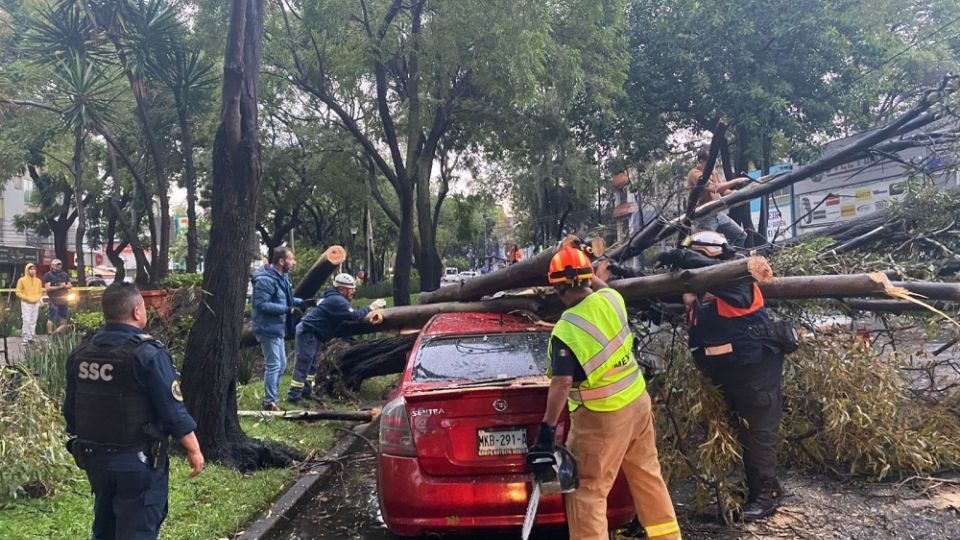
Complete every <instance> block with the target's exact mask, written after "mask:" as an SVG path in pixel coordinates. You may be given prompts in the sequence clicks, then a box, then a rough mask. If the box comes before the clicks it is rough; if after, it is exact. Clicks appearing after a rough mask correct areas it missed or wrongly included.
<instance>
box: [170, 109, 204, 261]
mask: <svg viewBox="0 0 960 540" xmlns="http://www.w3.org/2000/svg"><path fill="white" fill-rule="evenodd" d="M174 95H175V97H176V101H177V119H178V120H179V122H180V144H181V145H182V150H183V183H184V185H185V187H186V188H187V272H188V273H191V274H194V273H196V272H197V265H198V263H199V259H200V257H199V255H200V253H199V252H200V239H199V238H198V233H197V173H196V171H195V170H194V166H193V130H191V129H190V119H189V117H188V115H187V104H186V103H185V102H184V100H183V98H182V97H181V96H180V95H179V94H178V93H176V92H174Z"/></svg>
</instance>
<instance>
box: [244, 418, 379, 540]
mask: <svg viewBox="0 0 960 540" xmlns="http://www.w3.org/2000/svg"><path fill="white" fill-rule="evenodd" d="M379 425H380V417H379V415H378V416H375V417H374V418H373V420H372V421H370V422H369V423H367V424H360V425H358V426H356V427H354V428H353V430H352V431H353V433H355V434H357V435H361V436H363V437H366V438H370V435H371V434H376V431H377V429H378V427H379ZM364 444H365V443H364V441H363V440H362V439H360V438H358V437H354V436H353V435H348V434H344V436H343V437H341V438H340V439H339V440H338V441H337V442H336V443H335V444H334V445H333V447H332V448H330V450H328V451H327V453H326V454H324V456H323V459H324V460H327V461H333V460H336V459H338V458H340V457H342V456H345V455H347V454H349V453H351V452H354V451H356V450H357V448H360V447H362V446H363V445H364ZM332 472H333V465H331V464H330V463H325V464H323V465H320V466H319V467H317V468H316V469H314V470H312V471H310V472H308V473H306V474H305V475H303V476H302V477H301V478H300V479H299V480H297V481H296V482H295V483H294V484H293V485H292V486H290V487H289V488H287V490H286V491H284V492H283V493H282V494H281V495H280V497H279V498H278V499H277V500H276V501H274V503H273V504H272V505H271V506H270V507H269V508H267V509H266V510H264V511H262V512H261V513H260V514H259V515H258V516H257V518H256V519H255V520H254V521H253V523H251V524H250V526H249V527H247V528H246V530H244V531H243V532H242V533H240V534H238V535H236V536H234V537H233V538H234V540H264V539H266V538H267V537H269V536H270V535H271V534H273V533H274V532H276V531H277V530H278V529H279V528H280V527H281V526H282V525H284V524H285V523H286V522H287V515H289V514H290V513H291V512H293V511H294V510H298V509H300V508H301V507H302V506H303V505H304V504H306V503H307V501H309V500H310V499H311V498H312V497H313V496H314V495H316V494H317V493H318V492H319V491H320V490H321V489H323V487H324V485H325V484H326V482H327V481H328V480H329V479H330V475H331V474H332Z"/></svg>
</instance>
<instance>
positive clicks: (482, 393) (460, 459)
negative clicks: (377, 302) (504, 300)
mask: <svg viewBox="0 0 960 540" xmlns="http://www.w3.org/2000/svg"><path fill="white" fill-rule="evenodd" d="M549 337H550V330H549V328H545V327H543V326H539V325H534V324H531V323H529V322H527V321H526V320H525V319H522V318H519V317H515V316H511V315H498V314H490V313H450V314H442V315H437V316H436V317H434V318H433V319H431V320H430V322H428V323H427V324H426V326H424V327H423V330H422V331H421V333H420V337H419V338H418V339H417V341H416V343H415V344H414V346H413V350H412V352H411V353H410V356H409V358H408V360H407V367H406V370H405V371H404V373H403V376H402V378H401V380H400V383H399V384H398V386H397V390H396V393H395V395H394V396H393V399H392V400H391V401H390V402H389V403H387V405H386V406H385V407H384V408H383V412H382V413H381V417H380V455H379V459H378V463H377V465H378V467H377V493H378V497H379V502H380V509H381V512H382V514H383V519H384V521H385V522H386V525H387V528H388V529H389V530H390V532H392V533H394V534H397V535H401V536H417V535H420V534H424V533H451V532H463V533H478V532H481V533H482V532H487V531H493V530H504V529H516V528H519V527H520V525H521V524H522V523H523V517H524V513H525V512H526V508H527V502H528V500H529V497H530V492H531V487H532V486H531V482H530V474H529V473H528V472H527V471H526V466H525V461H524V454H525V453H526V451H527V441H532V440H533V438H534V437H536V432H537V428H538V426H539V425H540V420H541V419H542V418H543V412H544V409H545V408H546V402H547V389H548V387H549V385H550V382H549V379H548V378H547V377H546V376H545V375H544V374H545V372H546V368H547V341H548V339H549ZM557 431H558V432H559V433H560V434H561V436H562V438H563V439H566V434H567V433H568V431H569V430H568V418H567V415H566V414H564V416H563V418H562V419H561V421H560V425H559V426H558V428H557ZM607 505H608V508H607V517H608V520H609V524H610V526H611V528H619V527H623V526H625V525H627V524H628V523H629V522H630V520H631V519H632V518H633V515H634V510H633V502H632V499H631V497H630V492H629V490H628V488H627V483H626V481H625V480H624V478H623V474H622V473H621V474H620V476H619V477H618V478H617V481H616V483H615V484H614V486H613V490H612V491H611V492H610V496H609V497H608V500H607ZM564 523H566V515H565V513H564V508H563V499H562V495H552V496H544V497H543V499H542V500H541V501H540V508H539V511H538V512H537V519H536V524H537V525H538V526H540V525H542V526H549V525H554V526H560V525H563V524H564Z"/></svg>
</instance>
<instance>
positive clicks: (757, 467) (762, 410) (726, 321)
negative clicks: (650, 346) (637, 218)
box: [659, 231, 784, 521]
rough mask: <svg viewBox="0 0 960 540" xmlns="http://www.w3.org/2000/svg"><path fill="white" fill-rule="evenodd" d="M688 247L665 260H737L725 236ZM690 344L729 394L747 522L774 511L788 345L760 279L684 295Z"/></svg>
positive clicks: (699, 238)
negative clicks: (779, 338)
mask: <svg viewBox="0 0 960 540" xmlns="http://www.w3.org/2000/svg"><path fill="white" fill-rule="evenodd" d="M685 245H686V248H680V249H677V250H671V251H667V252H664V253H663V254H661V256H660V257H659V259H660V261H661V262H662V263H665V264H668V265H670V266H674V267H676V268H687V269H689V268H698V267H704V266H710V265H712V264H716V263H717V262H719V260H720V259H724V258H732V257H733V251H732V249H731V248H730V246H729V245H728V244H727V242H726V238H725V237H724V236H723V235H722V234H720V233H718V232H714V231H700V232H696V233H694V234H693V235H691V236H690V237H689V238H688V239H687V240H686V241H685ZM683 301H684V305H685V306H686V309H687V321H688V323H689V334H690V339H689V343H690V350H691V352H692V353H693V358H694V361H695V362H696V364H697V367H698V368H699V369H700V371H702V372H703V374H704V375H706V376H707V378H708V379H710V380H711V381H712V382H713V383H714V384H715V385H716V386H717V387H718V388H719V389H720V392H721V393H722V394H723V397H724V399H725V401H726V403H727V407H728V409H729V411H730V413H731V416H732V419H733V421H734V425H735V426H737V429H738V438H739V440H740V444H741V445H742V447H743V464H744V470H745V472H746V477H747V488H748V495H747V502H746V504H745V505H744V506H743V519H744V521H756V520H758V519H762V518H764V517H767V516H769V515H771V514H773V513H774V512H775V511H776V509H777V505H778V501H779V499H780V497H781V494H782V488H781V487H780V483H779V481H778V480H777V471H776V469H777V444H778V433H779V430H780V417H781V414H782V412H783V393H782V389H781V377H782V372H783V352H784V351H783V346H782V345H781V343H780V342H779V341H777V339H776V338H775V336H774V335H773V333H772V332H771V328H772V323H771V320H770V316H769V315H768V314H767V310H766V308H765V307H764V302H763V294H761V292H760V288H759V287H758V286H757V284H756V283H753V282H749V283H739V284H733V285H730V284H724V285H723V286H722V287H714V288H711V289H710V290H709V292H708V293H706V294H704V295H697V294H693V293H686V294H684V295H683Z"/></svg>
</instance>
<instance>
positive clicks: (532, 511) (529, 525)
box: [520, 480, 540, 540]
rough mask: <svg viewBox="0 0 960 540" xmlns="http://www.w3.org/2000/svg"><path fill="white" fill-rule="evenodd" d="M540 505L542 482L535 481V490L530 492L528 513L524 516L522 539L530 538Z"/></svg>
mask: <svg viewBox="0 0 960 540" xmlns="http://www.w3.org/2000/svg"><path fill="white" fill-rule="evenodd" d="M539 506H540V482H538V481H537V480H534V481H533V491H532V492H531V493H530V502H529V503H527V514H526V515H525V516H523V529H521V532H520V538H521V540H528V539H529V538H530V531H532V530H533V520H534V519H535V518H536V517H537V507H539Z"/></svg>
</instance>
